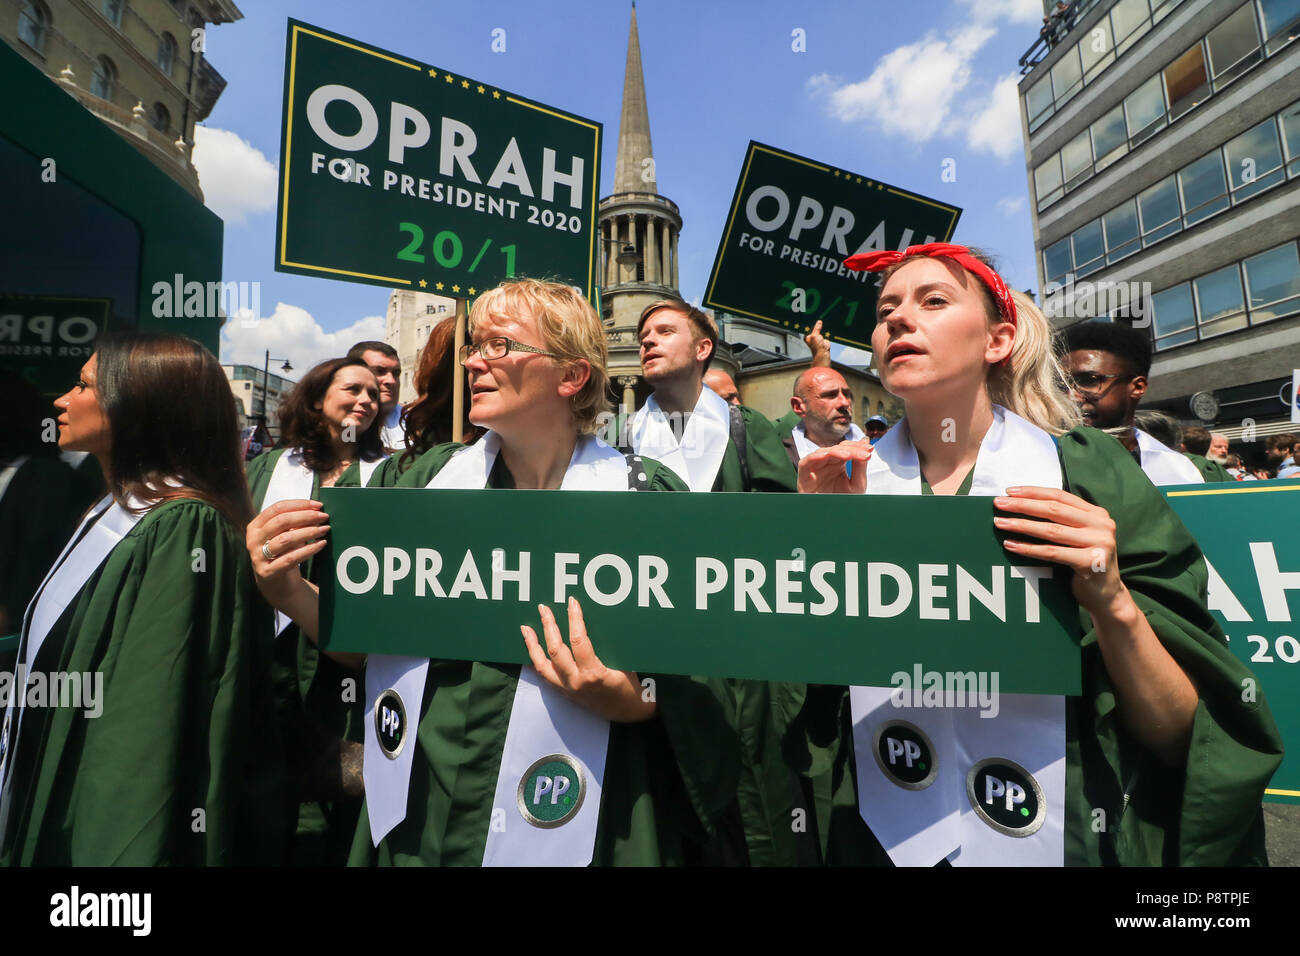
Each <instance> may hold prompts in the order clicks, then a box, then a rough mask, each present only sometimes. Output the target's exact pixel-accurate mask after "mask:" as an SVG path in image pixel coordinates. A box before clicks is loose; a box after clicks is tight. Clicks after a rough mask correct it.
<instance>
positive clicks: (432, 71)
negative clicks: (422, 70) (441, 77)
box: [429, 67, 438, 76]
mask: <svg viewBox="0 0 1300 956" xmlns="http://www.w3.org/2000/svg"><path fill="white" fill-rule="evenodd" d="M429 75H430V76H437V75H438V71H437V70H435V69H434V68H433V67H429Z"/></svg>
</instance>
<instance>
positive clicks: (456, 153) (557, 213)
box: [275, 20, 601, 298]
mask: <svg viewBox="0 0 1300 956" xmlns="http://www.w3.org/2000/svg"><path fill="white" fill-rule="evenodd" d="M282 123H283V125H282V129H281V143H280V199H279V207H278V223H277V236H276V251H275V267H276V269H277V270H279V271H281V272H295V273H299V274H302V275H310V276H317V277H321V278H332V279H342V280H345V281H348V282H362V283H369V284H372V285H380V286H385V287H388V288H407V289H416V290H423V291H427V292H434V293H438V294H441V295H448V296H458V297H462V298H468V297H472V296H474V295H475V294H477V293H478V292H481V291H482V290H483V289H487V288H490V287H492V286H493V285H496V284H497V283H498V282H500V281H501V280H502V279H505V278H507V277H509V276H513V275H516V274H519V275H531V276H546V277H550V278H555V279H560V280H563V281H564V282H567V283H569V284H571V285H576V286H579V287H581V288H582V289H583V290H584V291H585V293H586V295H587V297H588V298H591V297H592V296H593V295H594V288H595V276H596V269H595V263H596V256H597V249H596V230H595V221H596V204H597V198H598V197H597V190H598V188H599V183H600V139H601V125H600V124H599V123H596V122H593V121H592V120H588V119H583V118H582V117H580V116H575V115H573V114H572V113H566V112H565V111H563V110H560V109H556V108H555V107H552V106H545V105H543V104H541V103H537V102H534V101H533V100H530V99H527V98H525V97H522V96H519V95H518V94H515V93H510V92H507V91H506V90H502V89H500V88H499V87H496V86H494V85H492V84H489V83H485V82H482V81H480V80H475V79H472V78H470V77H467V76H462V75H460V74H459V73H456V72H454V71H447V70H444V69H442V68H441V67H435V66H431V65H430V64H428V63H422V62H419V61H416V60H413V59H411V58H410V57H404V56H399V55H397V54H395V53H390V52H388V51H386V50H380V49H377V48H375V47H371V46H368V45H366V44H364V43H361V42H359V41H357V40H352V39H349V38H347V37H343V36H339V35H338V34H334V33H330V32H329V31H328V30H322V29H321V28H319V27H314V26H310V25H309V24H306V23H301V22H299V21H297V20H290V21H289V33H288V38H287V41H286V45H285V72H284V113H283V121H282Z"/></svg>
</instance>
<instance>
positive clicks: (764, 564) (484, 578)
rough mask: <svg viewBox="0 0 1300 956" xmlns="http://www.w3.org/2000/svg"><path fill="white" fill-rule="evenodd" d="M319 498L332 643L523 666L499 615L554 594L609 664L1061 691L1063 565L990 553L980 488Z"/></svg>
mask: <svg viewBox="0 0 1300 956" xmlns="http://www.w3.org/2000/svg"><path fill="white" fill-rule="evenodd" d="M321 500H322V501H323V502H324V505H325V511H326V513H327V514H328V515H329V516H330V527H331V529H332V530H331V535H330V537H331V545H330V550H329V551H328V552H327V553H326V555H325V556H324V560H325V561H326V567H327V569H328V570H326V571H325V573H324V576H323V577H322V579H321V614H322V625H321V626H322V631H323V633H322V643H323V646H325V647H329V648H331V649H334V650H341V651H359V652H367V653H369V652H374V653H382V654H397V655H411V656H422V657H439V658H455V659H461V660H482V661H496V662H502V663H523V662H526V661H527V660H528V656H527V652H526V649H525V647H524V641H523V638H522V637H521V636H520V633H519V625H521V624H525V623H527V624H531V625H532V626H533V627H534V629H535V630H537V631H538V632H539V633H540V622H539V619H538V613H537V605H538V604H539V603H545V604H549V605H552V606H554V607H556V608H557V611H558V617H559V619H560V620H561V624H562V626H564V624H563V622H564V614H563V612H562V610H559V609H560V608H562V605H563V603H564V602H565V601H566V600H567V598H568V597H569V596H575V597H577V599H578V601H579V602H580V604H581V606H582V610H583V614H584V618H585V620H586V623H587V628H588V633H589V634H590V636H591V641H592V645H593V646H594V648H595V650H596V653H597V654H598V655H599V656H600V658H601V660H602V661H603V662H604V663H605V664H607V665H609V666H610V667H615V668H619V669H620V670H635V671H640V672H650V673H673V674H702V675H711V676H716V677H741V678H752V679H769V680H790V681H808V682H812V683H826V684H865V685H873V686H882V687H888V686H891V685H892V686H900V685H899V681H898V680H897V679H896V676H897V675H899V674H900V673H901V674H905V675H907V679H908V681H909V682H910V683H909V684H908V686H913V687H916V689H920V687H921V686H922V685H924V686H930V685H932V684H933V682H934V679H935V678H934V677H933V676H932V675H937V678H938V680H940V681H941V682H943V683H944V686H945V687H951V685H953V684H959V683H960V682H961V681H962V679H963V678H974V677H975V676H976V675H977V674H983V675H985V677H986V678H987V685H988V686H991V687H992V689H993V690H994V691H995V692H998V691H1000V692H1003V693H1043V694H1078V693H1080V692H1081V674H1080V658H1079V649H1078V639H1079V618H1078V608H1077V605H1076V604H1075V603H1074V599H1073V597H1072V596H1071V593H1070V589H1069V586H1068V582H1066V580H1065V575H1064V573H1063V572H1058V573H1056V574H1054V573H1053V570H1052V569H1051V568H1049V567H1045V566H1042V565H1026V566H1019V567H1018V566H1012V565H1009V564H1008V562H1007V554H1006V552H1005V550H1004V549H1003V548H1002V546H1001V544H1000V543H999V541H1000V536H999V534H998V533H997V532H996V531H995V529H994V527H993V520H992V519H993V504H992V499H989V498H966V497H951V498H947V497H935V498H931V497H925V498H921V497H916V498H891V499H889V500H888V501H884V500H882V499H881V498H878V497H872V496H869V495H861V496H856V495H843V496H841V495H834V496H830V495H827V496H822V495H763V494H732V495H726V496H720V495H716V494H715V495H691V494H656V495H630V494H616V493H615V494H611V493H608V492H605V493H601V492H565V493H563V494H557V493H555V492H549V491H512V492H503V491H450V490H438V491H436V492H431V491H427V490H424V489H406V488H386V489H365V488H326V489H322V491H321ZM724 514H725V515H726V521H725V523H724V522H722V521H720V520H719V516H720V515H724ZM722 529H725V532H723V533H720V531H722ZM566 630H567V628H566ZM981 686H986V684H985V683H984V682H983V681H982V682H981Z"/></svg>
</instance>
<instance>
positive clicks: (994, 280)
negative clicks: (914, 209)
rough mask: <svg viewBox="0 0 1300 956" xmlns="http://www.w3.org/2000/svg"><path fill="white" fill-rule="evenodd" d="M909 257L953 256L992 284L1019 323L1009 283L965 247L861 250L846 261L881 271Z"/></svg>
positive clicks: (1005, 311)
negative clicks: (881, 250) (893, 250)
mask: <svg viewBox="0 0 1300 956" xmlns="http://www.w3.org/2000/svg"><path fill="white" fill-rule="evenodd" d="M909 256H943V257H944V258H946V259H951V260H952V261H953V262H955V263H957V264H958V265H959V266H961V267H962V268H963V269H965V270H966V271H967V272H969V273H971V274H972V275H974V276H975V277H976V278H977V279H979V280H980V281H981V282H983V283H984V284H985V285H986V286H988V290H989V291H990V292H992V293H993V301H994V302H996V303H997V304H998V311H999V312H1000V313H1002V316H1003V317H1004V318H1005V319H1006V320H1007V321H1008V322H1010V323H1011V324H1012V325H1015V324H1017V323H1016V303H1015V300H1013V299H1012V298H1011V293H1010V292H1009V291H1008V290H1007V284H1006V283H1005V282H1003V281H1002V276H1000V275H998V274H997V273H996V272H994V271H993V270H992V269H990V268H989V267H988V266H986V265H985V264H984V263H982V262H980V261H979V260H978V259H976V258H975V257H974V256H973V255H971V254H970V250H969V249H967V248H966V247H965V246H954V245H953V244H952V243H949V242H928V243H926V244H925V245H923V246H908V247H907V248H906V249H904V250H903V251H902V252H860V253H858V254H857V255H855V256H849V257H848V258H847V259H845V260H844V265H845V268H848V269H856V270H857V271H859V272H880V271H882V270H884V269H888V268H889V267H890V266H892V265H895V264H897V263H899V262H902V261H903V260H904V259H906V258H908V257H909Z"/></svg>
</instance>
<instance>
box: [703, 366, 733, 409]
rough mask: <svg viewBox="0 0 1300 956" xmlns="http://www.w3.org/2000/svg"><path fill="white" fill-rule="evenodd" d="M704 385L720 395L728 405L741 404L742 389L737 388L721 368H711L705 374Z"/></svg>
mask: <svg viewBox="0 0 1300 956" xmlns="http://www.w3.org/2000/svg"><path fill="white" fill-rule="evenodd" d="M704 384H705V385H707V386H708V387H709V388H711V389H713V390H714V391H715V392H717V393H718V397H719V398H721V399H722V400H723V401H724V402H726V403H727V404H728V405H739V404H740V389H738V388H736V383H735V382H733V381H732V380H731V376H730V375H728V374H727V373H726V372H724V371H723V370H722V369H720V368H711V369H709V370H708V371H707V372H705V373H704Z"/></svg>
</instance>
